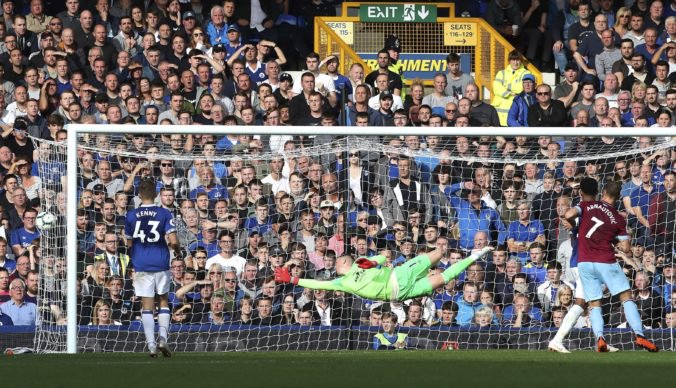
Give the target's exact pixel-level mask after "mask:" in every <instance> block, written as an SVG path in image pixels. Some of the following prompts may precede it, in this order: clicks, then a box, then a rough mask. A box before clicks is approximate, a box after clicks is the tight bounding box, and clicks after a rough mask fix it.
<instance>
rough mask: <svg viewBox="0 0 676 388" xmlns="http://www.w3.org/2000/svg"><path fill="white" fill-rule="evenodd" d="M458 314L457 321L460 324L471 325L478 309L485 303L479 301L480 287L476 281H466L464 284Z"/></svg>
mask: <svg viewBox="0 0 676 388" xmlns="http://www.w3.org/2000/svg"><path fill="white" fill-rule="evenodd" d="M457 303H458V315H457V316H456V317H455V321H456V322H457V323H458V325H460V326H462V325H469V324H470V323H472V318H473V317H474V313H475V312H476V310H478V309H479V308H481V307H482V306H483V305H482V304H481V302H480V301H479V289H478V288H477V286H476V284H474V282H465V284H463V286H462V298H460V299H458V301H457Z"/></svg>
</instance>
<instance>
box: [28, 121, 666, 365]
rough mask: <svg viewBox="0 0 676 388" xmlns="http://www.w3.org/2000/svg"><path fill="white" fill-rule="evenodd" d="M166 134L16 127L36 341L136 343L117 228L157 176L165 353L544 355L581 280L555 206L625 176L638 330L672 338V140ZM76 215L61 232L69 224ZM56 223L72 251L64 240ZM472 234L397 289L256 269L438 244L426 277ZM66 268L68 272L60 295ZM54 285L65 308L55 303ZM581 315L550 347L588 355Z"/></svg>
mask: <svg viewBox="0 0 676 388" xmlns="http://www.w3.org/2000/svg"><path fill="white" fill-rule="evenodd" d="M179 129H180V128H176V127H172V131H171V132H169V131H167V132H163V131H160V130H158V129H157V128H156V127H147V128H143V127H138V126H137V127H133V130H132V131H129V132H126V133H125V132H124V131H122V130H121V131H118V132H115V133H109V132H108V133H102V132H97V128H96V127H91V132H86V131H84V129H83V128H82V127H79V128H78V132H76V133H77V134H78V135H77V150H74V149H68V148H67V147H66V145H65V144H59V143H53V142H48V141H44V140H39V139H33V140H34V142H35V145H36V149H37V150H38V151H37V153H36V154H37V159H38V160H36V166H37V169H38V171H39V176H40V178H41V182H42V183H41V184H42V189H41V197H40V198H41V201H40V207H41V211H46V212H50V213H52V214H54V215H55V216H56V222H55V224H54V225H51V226H50V225H46V226H45V227H43V229H42V231H41V234H42V236H41V239H40V249H39V251H38V253H37V254H38V255H39V257H38V261H39V267H40V284H39V295H38V300H39V307H40V317H39V322H38V330H37V333H36V336H35V347H36V349H37V351H40V352H52V351H55V352H62V351H66V339H67V332H68V329H70V330H71V331H70V332H71V333H72V335H74V338H75V339H76V342H75V344H76V350H77V351H78V352H89V351H97V352H99V351H125V352H140V351H145V350H146V347H145V346H146V345H145V340H144V337H143V329H142V326H141V323H140V315H141V311H140V310H141V309H140V299H139V298H138V297H136V296H135V295H134V288H133V278H134V275H135V274H134V268H133V262H134V258H133V257H132V258H130V257H129V256H128V252H127V249H126V247H127V244H126V237H125V236H124V233H123V231H124V220H125V215H126V212H127V211H128V210H130V209H133V208H135V207H137V206H138V205H139V203H140V200H139V198H138V195H137V194H138V193H137V189H138V185H139V182H140V181H141V179H145V178H150V179H153V180H154V181H155V182H156V184H157V185H156V186H157V199H156V203H157V204H161V205H162V206H164V207H166V208H168V209H170V210H171V212H172V213H173V215H174V218H175V223H176V229H177V235H178V239H179V242H180V244H181V247H182V250H183V251H184V256H185V257H184V258H174V259H172V261H171V275H172V284H171V290H170V294H169V299H170V305H171V309H172V313H171V328H170V337H169V341H170V346H171V347H172V348H173V349H175V350H176V351H243V350H328V349H373V348H375V347H386V346H388V345H389V346H394V347H397V345H396V341H403V343H404V346H405V347H407V348H417V349H457V348H460V349H477V348H520V349H523V348H525V349H546V348H547V344H548V341H550V340H551V339H552V337H553V336H554V334H555V333H556V331H557V328H558V327H559V326H560V324H561V321H562V319H563V317H564V316H565V314H566V312H567V311H568V309H569V308H570V307H571V306H572V305H573V303H574V300H575V297H576V293H575V292H576V287H577V286H579V283H577V279H576V278H575V276H574V270H573V268H572V267H571V260H570V258H571V255H572V252H573V248H572V245H573V244H572V241H573V240H572V239H574V238H575V236H574V235H573V234H572V233H570V232H569V231H568V230H567V229H566V228H565V227H564V226H565V225H564V222H562V215H563V214H564V213H565V211H566V210H567V209H569V208H570V207H574V206H575V205H576V204H577V203H578V202H579V200H580V198H579V193H578V191H579V189H578V184H579V182H580V180H581V179H582V178H584V177H592V178H594V179H597V180H598V182H599V183H600V186H601V187H602V186H603V185H605V184H607V182H611V181H618V182H620V183H621V184H622V200H621V201H618V203H616V204H615V205H616V207H617V208H618V210H619V211H620V212H622V214H623V215H625V217H626V219H627V230H628V233H629V236H630V238H631V244H632V249H631V253H629V254H622V255H619V254H618V260H619V262H620V263H621V265H622V267H623V269H624V271H625V273H626V275H627V277H628V279H629V280H630V284H631V287H632V292H633V295H634V298H635V300H636V302H637V305H638V307H639V311H640V313H641V318H642V321H643V325H644V326H645V328H646V336H647V337H648V338H651V339H652V340H654V341H655V342H656V343H657V344H658V346H660V347H661V348H663V349H672V347H673V345H672V343H673V327H675V326H676V309H675V307H674V306H676V300H675V299H674V297H673V296H674V293H675V292H676V290H674V289H673V285H674V284H675V283H676V274H675V273H674V269H673V268H672V265H674V262H673V258H672V254H673V250H674V246H673V241H674V238H673V233H674V230H676V228H675V227H674V223H675V222H676V205H675V204H676V202H674V201H673V199H672V198H671V196H672V195H674V193H676V191H675V189H676V187H674V186H675V185H676V179H675V177H674V175H673V174H671V173H669V172H668V171H669V170H670V168H671V165H672V160H673V159H674V154H673V151H672V150H673V148H674V145H675V144H674V142H672V141H671V139H670V138H665V137H650V136H639V135H640V133H638V131H637V136H634V137H608V138H605V137H603V138H601V137H588V136H568V137H556V136H555V137H551V136H539V137H537V136H535V137H534V136H531V137H527V136H513V135H511V136H507V135H505V136H489V135H486V136H459V135H458V136H456V135H453V136H448V135H447V136H438V135H434V136H421V135H416V134H410V133H406V132H398V133H397V135H396V136H395V135H387V136H376V135H373V136H349V137H347V136H344V135H343V136H339V135H337V134H340V131H330V132H326V133H330V135H327V134H323V133H322V130H321V129H317V130H316V136H291V135H279V134H277V135H232V134H227V135H226V134H224V133H223V132H218V129H216V128H209V130H208V131H204V132H202V133H198V132H196V131H195V127H192V129H189V128H188V127H186V130H185V131H184V132H183V133H181V132H180V131H179ZM257 129H258V130H261V131H262V132H261V133H265V132H264V131H265V128H257ZM416 130H417V129H416V128H411V129H410V130H409V131H410V132H412V133H414V132H416ZM142 131H147V132H146V133H143V132H142ZM191 131H192V132H191ZM478 131H479V129H477V132H476V133H480V132H478ZM249 133H258V132H257V131H255V130H251V132H249ZM268 133H269V132H268ZM427 133H433V132H427ZM440 133H441V132H438V134H440ZM466 133H467V132H466ZM492 133H495V132H492ZM503 134H506V132H505V133H503ZM400 135H401V136H400ZM69 140H70V139H69ZM67 151H70V152H77V168H76V169H74V168H73V167H72V166H68V167H69V169H68V171H75V170H76V171H77V175H76V180H77V184H76V187H77V190H75V191H73V190H71V189H69V188H68V187H67V185H66V182H65V178H64V176H65V171H66V168H67V164H68V162H67V155H68V152H67ZM71 187H72V186H71ZM69 198H75V200H76V201H77V212H76V214H75V213H73V212H72V211H68V208H67V206H66V204H67V201H68V199H69ZM674 199H676V198H674ZM73 218H75V220H76V221H75V222H72V221H71V224H70V225H75V226H76V227H72V226H68V224H67V222H68V221H69V220H72V219H73ZM72 234H76V236H77V238H76V240H75V239H73V240H71V241H76V242H77V244H76V247H72V246H68V245H69V244H67V236H69V235H70V236H72ZM486 245H490V246H492V247H494V248H495V249H494V251H493V252H492V253H490V254H489V255H488V256H487V257H486V258H484V259H481V260H479V261H477V262H476V263H475V264H474V265H472V266H470V267H469V268H468V269H467V271H465V272H463V273H462V274H461V275H460V276H459V277H458V278H457V279H454V280H451V281H450V282H448V283H447V284H446V285H445V286H444V287H440V288H438V289H436V290H433V291H431V292H430V295H428V296H423V297H420V298H416V299H412V300H405V301H402V302H382V301H375V300H366V299H362V298H360V297H358V296H355V295H350V294H347V293H343V292H338V291H313V290H310V289H303V288H302V287H300V286H293V285H290V284H278V283H277V284H276V283H275V281H274V277H273V273H274V272H273V270H274V268H277V267H280V266H285V265H286V266H287V267H288V268H289V269H290V271H291V274H292V275H293V276H297V277H301V278H309V279H317V280H325V281H330V280H332V279H335V278H336V277H337V274H336V269H335V263H336V257H340V256H342V255H345V254H349V255H352V256H353V257H355V258H356V257H361V256H372V255H376V254H381V255H384V256H385V257H386V258H387V260H386V262H385V264H383V265H384V266H389V267H397V266H402V265H405V264H406V263H407V262H408V261H409V260H411V259H412V258H414V257H416V256H417V255H420V254H424V253H425V252H428V251H431V250H433V249H441V250H443V252H444V256H443V257H442V259H441V261H440V262H439V263H436V264H435V265H433V266H432V268H430V269H429V273H430V275H431V274H437V273H440V272H442V271H443V270H444V269H445V268H447V267H448V266H450V265H452V264H454V263H455V262H457V261H459V260H460V259H462V258H464V257H466V256H468V255H469V254H471V253H472V252H476V251H477V250H480V249H481V248H482V247H484V246H486ZM69 252H72V253H71V255H74V258H72V259H71V261H69V260H68V259H67V255H68V253H69ZM71 263H75V264H76V265H75V269H73V265H71ZM69 271H72V272H71V273H73V272H74V273H75V274H76V277H77V283H76V287H72V285H71V288H72V289H71V290H69V289H68V282H67V281H66V279H67V274H68V272H69ZM400 286H401V285H400ZM69 298H74V299H72V300H74V301H75V307H76V308H75V309H71V310H70V311H75V314H76V319H72V317H69V316H68V311H69V310H68V307H67V306H68V299H69ZM603 316H604V320H605V324H606V327H605V332H606V338H607V339H608V342H609V343H611V344H613V345H614V346H616V347H619V348H621V349H624V350H630V349H634V344H633V335H632V333H631V331H630V329H629V328H628V326H627V323H626V319H625V317H624V315H623V313H622V306H621V302H620V301H619V300H618V299H616V297H611V296H610V294H609V293H607V292H606V294H605V295H604V299H603ZM68 318H71V319H70V320H69V319H68ZM69 323H70V328H69ZM392 323H394V326H393V327H394V329H392V330H390V329H389V327H390V326H392ZM590 327H591V326H590V322H589V319H588V314H587V312H586V311H585V313H584V314H583V315H582V316H581V317H580V318H579V320H578V321H577V323H576V324H575V326H574V329H573V330H572V331H571V333H570V334H569V335H568V336H567V338H566V339H565V340H564V345H565V346H566V347H568V348H569V349H572V350H578V349H592V348H593V346H594V339H593V334H592V333H591V329H590ZM397 334H400V337H397ZM404 337H405V338H404ZM390 341H394V342H390Z"/></svg>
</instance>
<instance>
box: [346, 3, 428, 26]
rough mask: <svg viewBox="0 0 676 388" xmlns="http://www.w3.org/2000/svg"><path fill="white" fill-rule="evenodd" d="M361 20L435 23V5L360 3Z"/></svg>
mask: <svg viewBox="0 0 676 388" xmlns="http://www.w3.org/2000/svg"><path fill="white" fill-rule="evenodd" d="M359 21H361V22H409V23H435V22H436V21H437V6H436V5H427V4H362V5H360V6H359Z"/></svg>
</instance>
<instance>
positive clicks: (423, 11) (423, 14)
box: [418, 5, 430, 20]
mask: <svg viewBox="0 0 676 388" xmlns="http://www.w3.org/2000/svg"><path fill="white" fill-rule="evenodd" d="M429 14H430V11H428V10H427V8H425V6H424V5H423V6H422V7H420V9H419V10H418V16H420V19H421V20H425V19H426V18H427V16H429Z"/></svg>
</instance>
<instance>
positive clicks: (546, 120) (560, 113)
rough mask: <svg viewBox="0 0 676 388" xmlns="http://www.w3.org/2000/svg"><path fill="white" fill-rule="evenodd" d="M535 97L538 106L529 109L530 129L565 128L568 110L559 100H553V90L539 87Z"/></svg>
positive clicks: (544, 86) (545, 86) (546, 86)
mask: <svg viewBox="0 0 676 388" xmlns="http://www.w3.org/2000/svg"><path fill="white" fill-rule="evenodd" d="M535 96H536V98H537V100H538V103H537V104H533V105H531V106H530V107H528V126H529V127H563V126H566V125H567V124H568V123H567V121H566V108H565V107H564V105H563V103H562V102H561V101H559V100H552V88H550V87H549V85H545V84H541V85H538V87H537V89H536V92H535Z"/></svg>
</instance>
